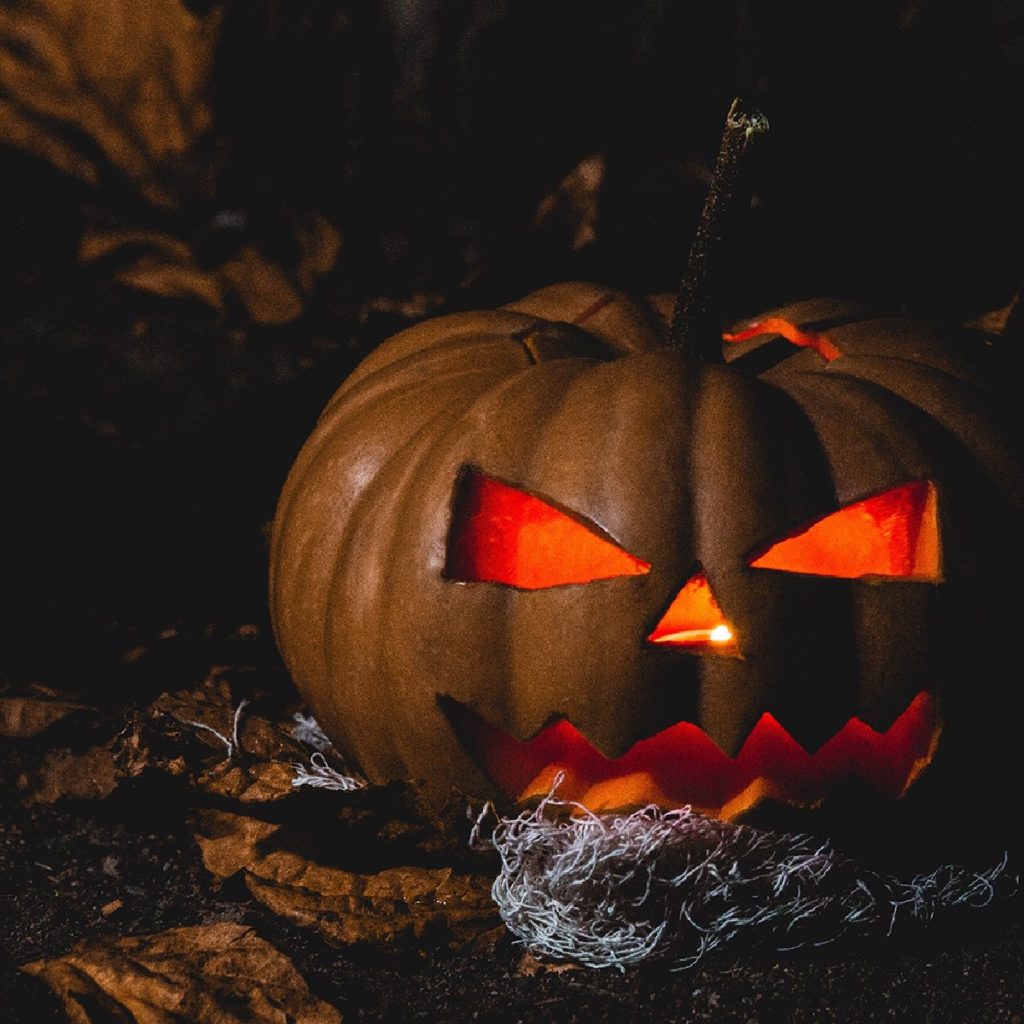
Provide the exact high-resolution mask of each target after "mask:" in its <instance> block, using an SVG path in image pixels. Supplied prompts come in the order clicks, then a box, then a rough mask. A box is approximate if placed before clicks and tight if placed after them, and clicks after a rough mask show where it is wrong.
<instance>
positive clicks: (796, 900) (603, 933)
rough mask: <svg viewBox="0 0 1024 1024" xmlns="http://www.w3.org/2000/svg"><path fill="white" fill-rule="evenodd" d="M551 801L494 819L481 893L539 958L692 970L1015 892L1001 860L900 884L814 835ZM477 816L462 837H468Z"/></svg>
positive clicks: (890, 926)
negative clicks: (752, 950) (714, 955)
mask: <svg viewBox="0 0 1024 1024" xmlns="http://www.w3.org/2000/svg"><path fill="white" fill-rule="evenodd" d="M560 781H561V780H560V779H556V780H555V784H554V786H553V787H552V791H551V793H550V794H549V795H548V796H547V797H546V798H545V799H544V800H543V801H542V802H541V803H540V804H539V805H538V807H537V808H536V809H535V810H532V811H524V812H523V813H522V814H520V815H519V816H518V817H514V818H500V819H498V821H497V824H496V825H495V827H494V831H493V834H492V835H491V838H490V842H491V843H492V844H493V845H494V848H495V849H496V850H497V851H498V854H499V856H500V858H501V870H500V872H499V874H498V877H497V878H496V879H495V881H494V884H493V886H492V896H493V898H494V900H495V902H496V903H497V904H498V908H499V910H500V912H501V916H502V918H503V919H504V921H505V923H506V925H507V926H508V928H509V930H510V931H511V932H512V933H513V934H514V935H515V936H516V937H517V938H518V940H519V941H520V942H521V943H522V944H523V945H525V946H526V947H527V948H528V949H529V950H530V951H531V952H532V953H533V954H535V955H536V956H538V957H543V958H548V959H553V960H558V961H572V962H575V963H577V964H582V965H584V966H587V967H615V968H618V969H619V970H625V969H626V968H627V967H630V966H633V965H636V964H639V963H641V962H643V961H653V960H661V961H668V962H669V963H670V964H671V966H672V968H673V969H675V970H682V969H685V968H688V967H692V966H693V965H694V964H696V963H697V962H698V961H699V960H700V959H701V958H702V957H703V956H704V955H705V954H707V953H709V952H711V951H712V950H715V949H718V948H720V947H722V946H725V945H727V944H728V943H732V942H734V941H735V940H740V939H742V941H743V943H744V945H752V944H768V945H771V946H774V947H775V948H776V949H779V950H786V949H794V948H796V947H798V946H802V945H806V944H813V945H824V944H825V943H828V942H831V941H834V940H835V939H838V938H839V937H841V936H844V935H857V936H866V935H879V934H881V935H891V934H892V933H893V931H894V929H895V928H896V925H897V921H902V920H906V921H908V922H909V921H914V922H917V923H918V924H927V923H928V922H929V921H930V920H931V919H932V918H933V917H934V916H935V915H936V913H938V912H939V911H941V910H944V909H947V908H952V907H958V906H970V907H981V906H984V905H986V904H988V903H990V902H991V901H992V900H993V899H994V898H995V897H996V896H997V895H1004V894H1006V893H1008V892H1010V891H1015V889H1016V879H1015V878H1013V877H1011V876H1010V875H1009V873H1008V870H1007V860H1008V858H1007V856H1006V855H1004V857H1003V859H1002V861H1001V862H1000V863H998V864H996V865H995V866H994V867H992V868H990V869H989V870H987V871H984V872H978V871H973V870H971V869H969V868H966V867H960V866H953V865H950V866H943V867H940V868H938V869H936V870H934V871H932V872H930V873H928V874H921V875H917V876H916V877H914V878H913V879H911V880H910V881H909V882H904V881H900V880H899V879H897V878H894V877H890V876H886V875H883V874H879V873H877V872H874V871H871V870H867V869H865V868H864V867H863V866H861V865H859V864H858V863H857V862H856V861H854V860H853V859H851V858H850V857H847V856H845V855H843V854H841V853H839V852H838V851H836V850H835V849H834V848H833V847H832V846H831V844H830V843H829V842H828V841H826V840H823V839H821V838H818V837H814V836H810V835H803V834H786V833H774V832H766V831H762V830H759V829H756V828H753V827H751V826H748V825H735V824H730V823H728V822H724V821H719V820H717V819H715V818H706V817H704V816H702V815H700V814H696V813H694V812H693V811H691V810H690V809H689V808H682V809H680V810H674V811H662V810H661V809H659V808H657V807H655V806H649V807H645V808H643V809H642V810H638V811H635V812H634V813H632V814H629V815H621V816H614V815H597V814H594V813H592V812H591V811H589V810H588V809H587V808H586V807H584V806H582V805H581V804H577V803H575V802H573V801H563V800H559V799H557V798H556V796H555V793H556V790H557V787H558V785H559V782H560ZM488 813H489V808H485V809H484V812H483V813H482V814H481V816H480V818H479V819H478V821H477V826H476V827H475V828H474V833H473V835H472V836H471V840H470V841H471V842H477V843H478V842H480V841H481V839H480V835H481V829H482V828H483V826H484V823H485V818H486V815H487V814H488Z"/></svg>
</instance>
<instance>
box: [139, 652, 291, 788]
mask: <svg viewBox="0 0 1024 1024" xmlns="http://www.w3.org/2000/svg"><path fill="white" fill-rule="evenodd" d="M150 713H151V719H152V721H151V727H152V728H153V729H155V730H156V731H157V732H159V733H160V735H161V742H160V743H159V744H156V743H154V744H151V745H152V746H154V747H156V746H159V747H160V748H161V750H162V754H163V756H162V757H151V763H153V764H154V765H155V766H156V767H159V768H162V769H164V770H166V771H168V772H170V773H171V774H175V775H181V774H188V775H190V776H191V781H192V783H193V784H194V785H196V786H197V787H198V788H200V789H202V790H204V791H205V792H207V793H209V794H212V795H214V796H218V797H227V798H228V799H231V800H238V801H239V802H241V803H257V802H258V803H264V802H269V801H274V800H281V799H283V798H285V797H287V796H291V795H292V794H294V793H295V791H296V790H295V787H294V786H293V785H292V782H293V780H294V779H295V768H294V765H295V764H302V763H304V762H306V761H307V760H308V759H309V750H308V749H307V748H306V747H305V746H304V745H303V744H302V743H301V742H300V741H299V740H298V739H296V738H295V737H294V736H293V735H292V732H293V730H294V728H295V721H294V719H293V718H291V717H288V718H287V719H285V720H283V721H271V720H270V719H268V718H266V717H264V716H263V715H260V714H258V713H256V712H255V711H254V710H253V709H252V706H251V705H248V704H245V705H241V704H240V702H239V701H238V700H236V699H235V698H234V697H233V696H232V694H231V687H230V685H229V683H228V680H227V679H226V677H225V673H224V670H223V669H222V668H220V667H216V668H214V669H213V670H212V671H211V673H210V675H209V677H208V678H207V679H206V681H205V682H204V683H203V685H202V686H201V687H199V688H198V689H195V690H190V691H186V692H181V693H165V694H162V695H161V696H160V697H159V698H157V700H156V701H155V702H154V703H153V704H152V706H151V707H150ZM236 721H237V729H236ZM236 732H237V735H236ZM236 740H237V749H236ZM197 751H199V752H200V753H199V756H197V755H196V752H197ZM170 754H173V757H171V756H168V755H170ZM183 756H184V758H185V759H184V761H183V760H182V757H183Z"/></svg>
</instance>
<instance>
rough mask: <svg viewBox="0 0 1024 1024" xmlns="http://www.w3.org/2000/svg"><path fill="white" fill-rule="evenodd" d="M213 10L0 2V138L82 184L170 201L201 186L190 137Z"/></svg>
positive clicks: (160, 1) (202, 106) (167, 3)
mask: <svg viewBox="0 0 1024 1024" xmlns="http://www.w3.org/2000/svg"><path fill="white" fill-rule="evenodd" d="M221 16H222V11H220V10H219V9H215V10H213V11H212V12H211V13H210V14H208V15H207V16H206V17H205V18H203V17H199V16H197V15H195V14H193V13H192V12H191V11H189V9H188V7H187V5H185V4H184V3H182V2H181V0H147V2H146V3H129V2H123V0H34V2H33V3H31V4H25V3H20V4H10V5H5V6H4V7H3V8H0V80H2V81H3V83H4V87H3V91H2V93H0V136H2V137H3V139H4V141H5V142H7V143H8V144H9V145H15V146H17V147H20V148H22V149H25V150H27V151H29V152H31V153H33V154H35V155H36V156H38V157H41V158H42V159H44V160H46V161H48V162H49V163H52V164H54V165H55V166H56V167H58V168H60V169H61V170H62V171H65V172H66V173H68V174H71V175H74V176H75V177H78V178H81V179H83V180H84V181H86V182H88V183H89V184H92V185H104V184H107V185H111V184H113V185H120V184H121V183H122V182H123V181H125V180H127V181H130V182H132V183H133V184H134V186H135V188H136V189H137V190H138V192H139V193H140V194H141V195H142V196H143V197H144V198H145V199H146V200H147V201H149V202H150V203H154V204H156V205H159V206H164V207H177V206H179V205H180V204H181V201H182V199H183V197H184V196H185V195H187V194H189V193H198V194H207V193H209V192H210V191H211V189H212V175H213V161H211V160H210V154H209V153H204V152H201V151H200V150H201V147H200V145H199V143H200V142H201V141H202V140H203V139H204V137H206V136H208V135H209V133H210V131H211V129H212V112H211V109H210V105H209V102H208V100H207V97H206V88H207V81H208V78H209V71H210V66H211V63H212V59H213V51H214V45H215V43H216V40H217V34H218V30H219V25H220V20H221Z"/></svg>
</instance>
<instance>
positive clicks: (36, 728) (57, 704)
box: [0, 697, 86, 739]
mask: <svg viewBox="0 0 1024 1024" xmlns="http://www.w3.org/2000/svg"><path fill="white" fill-rule="evenodd" d="M85 709H86V706H85V705H84V704H74V703H72V702H70V701H60V700H39V699H38V698H36V697H0V736H7V737H11V738H18V739H29V738H31V737H32V736H38V735H39V734H40V733H41V732H43V731H44V730H45V729H48V728H49V727H50V726H51V725H53V723H54V722H59V721H60V720H61V719H62V718H66V717H67V716H68V715H70V714H71V713H72V712H74V711H84V710H85Z"/></svg>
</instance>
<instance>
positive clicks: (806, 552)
mask: <svg viewBox="0 0 1024 1024" xmlns="http://www.w3.org/2000/svg"><path fill="white" fill-rule="evenodd" d="M937 505H938V501H937V497H936V490H935V485H934V484H933V483H932V482H931V481H930V480H913V481H911V482H909V483H905V484H901V485H900V486H899V487H893V488H892V489H891V490H887V491H882V492H881V493H879V494H874V495H872V496H871V497H868V498H865V499H863V500H862V501H856V502H854V503H853V504H851V505H847V506H845V507H844V508H841V509H839V510H838V511H837V512H831V513H829V514H828V515H826V516H823V517H822V518H820V519H817V520H815V521H814V522H812V523H809V524H808V525H806V526H803V527H801V528H800V529H799V530H796V531H794V532H793V533H791V534H790V535H789V536H786V537H783V538H782V539H781V540H778V541H776V542H775V543H773V544H769V545H766V546H765V547H762V548H760V549H758V551H755V552H754V553H753V554H751V555H750V556H749V557H748V559H747V564H748V565H749V566H751V567H752V568H755V569H776V570H779V571H781V572H796V573H805V574H808V575H812V576H835V577H839V578H841V579H861V578H864V577H877V578H887V577H888V578H898V579H910V580H921V581H926V582H930V583H937V582H938V581H939V580H940V579H941V567H940V550H939V527H938V514H937Z"/></svg>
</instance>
